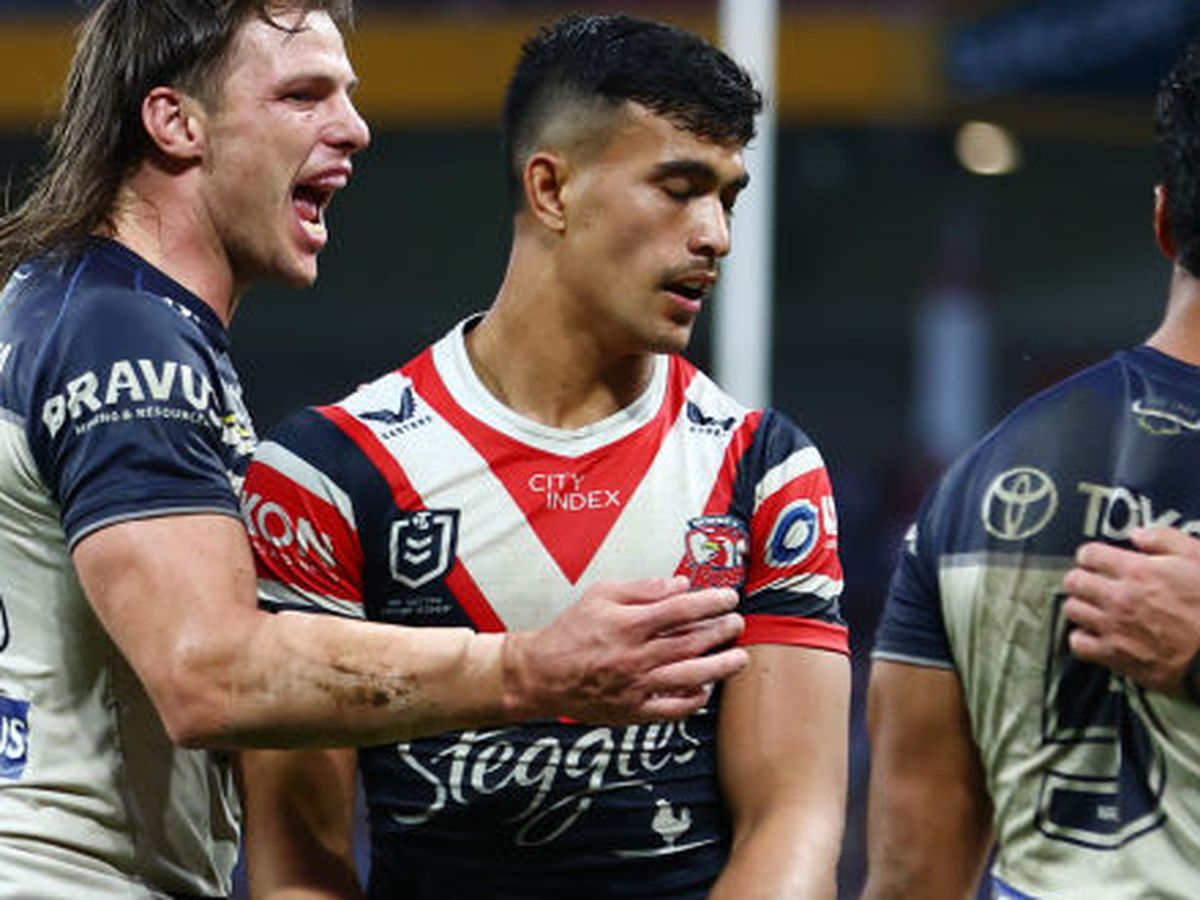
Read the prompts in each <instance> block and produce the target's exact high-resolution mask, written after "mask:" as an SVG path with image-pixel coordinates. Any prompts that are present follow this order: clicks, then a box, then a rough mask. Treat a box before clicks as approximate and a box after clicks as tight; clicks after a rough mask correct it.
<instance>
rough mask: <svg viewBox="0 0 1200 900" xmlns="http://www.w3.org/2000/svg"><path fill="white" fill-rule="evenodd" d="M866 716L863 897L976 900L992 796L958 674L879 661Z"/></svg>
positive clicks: (987, 840)
mask: <svg viewBox="0 0 1200 900" xmlns="http://www.w3.org/2000/svg"><path fill="white" fill-rule="evenodd" d="M867 715H868V725H869V728H870V733H871V792H870V801H869V807H868V810H869V812H868V815H869V818H868V824H867V838H868V856H869V861H870V873H869V878H868V881H867V889H866V893H865V894H864V898H865V900H906V898H911V897H921V898H922V900H951V898H953V900H962V898H968V897H973V896H974V895H975V890H976V886H977V885H978V883H979V878H980V875H981V874H982V871H983V867H984V864H985V863H986V861H987V853H988V849H989V847H990V844H991V824H990V823H991V802H990V800H989V799H988V796H987V792H986V788H985V785H984V779H983V769H982V767H981V765H980V761H979V755H978V752H977V751H976V748H975V744H974V742H973V741H972V739H971V730H970V723H969V722H968V720H967V713H966V708H965V705H964V703H963V696H962V687H961V685H960V683H959V680H958V676H957V675H956V674H955V673H954V672H951V671H948V670H945V669H934V668H926V667H922V666H914V665H906V664H902V663H894V662H886V661H882V660H881V661H877V662H876V663H875V664H874V666H873V668H872V671H871V686H870V691H869V696H868V706H867Z"/></svg>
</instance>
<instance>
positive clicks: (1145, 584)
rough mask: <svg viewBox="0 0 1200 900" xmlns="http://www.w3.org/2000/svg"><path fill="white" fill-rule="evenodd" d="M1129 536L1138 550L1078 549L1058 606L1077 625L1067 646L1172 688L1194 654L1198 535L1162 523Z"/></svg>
mask: <svg viewBox="0 0 1200 900" xmlns="http://www.w3.org/2000/svg"><path fill="white" fill-rule="evenodd" d="M1132 540H1133V543H1134V546H1135V547H1136V548H1137V550H1138V551H1140V552H1135V551H1132V550H1125V549H1122V548H1120V547H1114V546H1112V545H1110V544H1102V543H1089V544H1084V545H1083V546H1082V547H1080V548H1079V551H1078V552H1077V553H1076V567H1075V568H1074V569H1072V570H1071V571H1070V572H1068V573H1067V577H1066V581H1065V585H1066V589H1067V592H1068V594H1069V597H1068V598H1067V601H1066V603H1065V604H1064V606H1063V612H1064V613H1065V614H1066V616H1067V618H1068V619H1070V620H1071V622H1073V623H1074V624H1075V625H1076V626H1077V627H1076V628H1075V629H1074V630H1073V631H1072V632H1071V636H1070V642H1071V651H1072V652H1073V653H1074V654H1075V655H1076V656H1078V657H1079V658H1080V659H1082V660H1084V661H1085V662H1090V663H1096V664H1098V665H1102V666H1107V667H1108V668H1110V669H1113V670H1115V671H1117V672H1120V673H1121V674H1122V675H1127V676H1128V677H1130V678H1132V679H1133V680H1134V681H1136V682H1138V683H1139V684H1141V685H1142V686H1144V687H1147V688H1150V689H1152V690H1158V691H1166V692H1169V693H1178V692H1180V691H1181V690H1182V689H1183V681H1184V676H1185V673H1186V672H1187V668H1188V665H1189V664H1190V663H1191V661H1192V659H1193V658H1194V657H1195V656H1196V654H1197V653H1198V652H1200V540H1197V539H1196V538H1193V537H1189V536H1187V535H1186V534H1184V533H1183V532H1182V531H1179V530H1177V529H1174V528H1162V527H1160V528H1149V529H1139V530H1137V531H1135V532H1134V533H1133V536H1132ZM1197 687H1200V686H1197Z"/></svg>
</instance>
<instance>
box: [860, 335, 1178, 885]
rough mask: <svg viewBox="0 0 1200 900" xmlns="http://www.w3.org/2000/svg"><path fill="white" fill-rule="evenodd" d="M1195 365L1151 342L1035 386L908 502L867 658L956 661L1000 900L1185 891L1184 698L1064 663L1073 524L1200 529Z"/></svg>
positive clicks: (1115, 534)
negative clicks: (910, 521)
mask: <svg viewBox="0 0 1200 900" xmlns="http://www.w3.org/2000/svg"><path fill="white" fill-rule="evenodd" d="M1198 459H1200V369H1197V368H1195V367H1193V366H1190V365H1186V364H1184V363H1182V362H1180V361H1178V360H1175V359H1172V358H1170V357H1167V356H1165V355H1163V354H1161V353H1159V352H1157V351H1155V350H1153V349H1150V348H1148V347H1139V348H1136V349H1133V350H1130V351H1127V352H1123V353H1118V354H1116V355H1115V356H1114V357H1113V358H1111V359H1110V360H1109V361H1107V362H1105V363H1102V364H1100V365H1098V366H1095V367H1093V368H1091V369H1088V370H1086V371H1084V372H1082V373H1080V374H1079V375H1077V376H1075V377H1073V378H1071V379H1068V380H1067V381H1065V382H1063V383H1061V384H1059V385H1057V386H1055V387H1053V388H1051V389H1049V390H1047V391H1045V392H1044V393H1042V394H1039V395H1038V396H1036V397H1034V398H1033V399H1031V400H1030V401H1028V402H1027V403H1025V404H1024V405H1022V406H1021V407H1020V408H1019V409H1018V410H1016V412H1014V413H1013V414H1012V415H1011V416H1009V417H1008V419H1006V420H1005V421H1004V422H1003V423H1002V424H1001V425H1000V426H999V427H998V428H996V429H995V430H994V431H993V432H992V433H991V434H989V435H988V436H987V437H986V438H984V439H983V440H982V441H981V442H980V443H979V445H978V446H976V447H975V448H974V449H973V450H972V451H971V452H970V453H968V454H967V455H966V456H965V457H964V458H963V459H962V460H960V461H959V462H958V463H956V464H955V465H954V466H953V467H952V468H951V469H950V470H949V471H948V472H947V473H946V475H945V476H944V477H943V479H942V480H941V481H940V483H939V484H938V485H937V486H936V488H935V489H934V490H933V491H932V492H931V493H930V495H929V496H928V497H927V498H926V499H925V501H924V503H923V504H922V507H921V510H920V512H919V514H918V518H917V521H916V524H915V525H914V527H913V529H912V531H911V532H910V534H909V536H908V538H907V541H906V544H907V546H906V548H905V550H904V553H903V555H902V558H901V560H900V562H899V565H898V567H897V569H896V573H895V576H894V579H893V582H892V586H891V591H890V594H889V597H888V603H887V608H886V611H885V614H884V617H883V621H882V623H881V625H880V628H879V632H878V635H877V637H876V646H875V652H874V656H875V658H876V659H884V660H891V661H898V662H905V663H912V664H916V665H925V666H937V667H943V668H946V669H951V670H954V671H956V672H957V673H958V676H959V678H960V679H961V681H962V686H963V691H964V696H965V699H966V704H967V708H968V712H969V714H970V721H971V728H972V732H973V737H974V740H975V743H976V745H977V747H978V749H979V753H980V757H981V759H982V762H983V765H984V769H985V772H986V775H987V787H988V791H989V793H990V795H991V797H992V801H993V804H994V808H995V813H994V816H995V827H996V834H997V837H998V848H997V856H996V863H995V867H994V870H993V875H994V878H996V879H997V884H998V888H999V889H1001V890H1005V891H1009V892H1010V893H1011V895H1012V896H1024V895H1029V896H1034V897H1080V898H1083V897H1087V898H1107V897H1113V898H1116V897H1133V896H1139V897H1141V896H1153V897H1193V896H1195V892H1196V885H1197V883H1198V882H1197V874H1196V873H1197V865H1198V864H1200V807H1198V806H1197V804H1196V802H1195V797H1196V796H1197V794H1196V791H1197V789H1198V788H1200V709H1197V708H1196V707H1195V706H1193V705H1191V704H1190V703H1187V702H1186V701H1183V700H1180V699H1177V698H1173V697H1168V696H1164V695H1161V694H1155V693H1151V692H1146V691H1144V690H1142V689H1140V688H1139V687H1137V686H1136V685H1134V684H1133V683H1132V682H1129V681H1127V680H1126V679H1124V678H1122V677H1120V676H1117V675H1115V674H1113V673H1111V672H1110V671H1108V670H1107V669H1103V668H1100V667H1097V666H1092V665H1087V664H1084V663H1082V662H1080V661H1079V660H1078V659H1076V658H1075V657H1074V656H1072V654H1071V653H1070V651H1069V648H1068V644H1067V634H1068V626H1067V624H1066V621H1065V619H1064V617H1063V615H1062V602H1063V600H1064V593H1063V584H1062V581H1063V576H1064V575H1065V574H1066V572H1067V571H1068V570H1069V569H1070V568H1071V567H1072V565H1073V559H1074V553H1075V550H1076V548H1077V547H1078V546H1079V544H1080V543H1082V542H1083V541H1085V540H1097V539H1098V540H1107V541H1111V542H1114V543H1123V542H1126V541H1127V539H1128V537H1129V534H1130V532H1131V531H1132V530H1133V529H1134V528H1136V527H1138V526H1144V525H1173V526H1176V527H1179V528H1182V529H1183V530H1184V531H1186V532H1188V533H1190V534H1200V467H1197V465H1196V461H1197V460H1198Z"/></svg>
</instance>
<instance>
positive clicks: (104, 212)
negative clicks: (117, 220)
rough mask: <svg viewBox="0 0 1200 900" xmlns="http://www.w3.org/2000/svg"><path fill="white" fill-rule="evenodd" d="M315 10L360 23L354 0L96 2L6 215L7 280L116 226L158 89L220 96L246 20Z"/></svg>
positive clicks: (207, 99)
mask: <svg viewBox="0 0 1200 900" xmlns="http://www.w3.org/2000/svg"><path fill="white" fill-rule="evenodd" d="M314 11H319V12H325V13H328V14H329V16H330V18H332V19H333V20H334V22H335V23H337V25H338V26H339V27H340V28H342V29H343V30H345V29H347V28H349V27H351V25H352V22H353V0H100V2H99V3H96V4H95V8H94V9H93V10H92V11H91V12H90V13H89V14H88V16H87V18H86V19H85V20H84V21H83V24H82V25H81V27H80V29H79V33H78V40H77V43H76V49H75V55H74V58H73V59H72V61H71V70H70V73H69V75H68V76H67V84H66V92H65V95H64V97H63V101H62V107H61V109H60V111H59V115H58V119H57V120H56V122H55V125H54V128H53V130H52V131H51V133H50V138H49V157H48V159H47V162H46V163H45V165H44V166H43V167H42V168H41V169H40V171H39V172H37V173H36V175H35V177H34V180H33V183H32V189H31V191H30V193H29V195H28V197H27V198H26V199H25V201H24V203H22V204H21V205H20V206H18V207H17V208H16V209H14V210H12V211H10V212H5V214H4V216H3V218H0V284H2V282H3V280H4V279H6V278H7V277H8V275H9V274H11V272H12V270H13V269H14V268H15V267H16V266H17V265H18V264H20V263H21V262H22V261H23V260H25V259H28V258H29V257H31V256H35V255H38V254H42V253H51V252H60V251H61V252H63V253H69V252H71V251H72V250H73V249H75V248H76V247H78V246H79V245H80V244H81V243H82V242H83V241H84V240H85V239H86V238H87V237H88V235H90V234H92V233H93V232H95V231H96V230H97V229H99V228H100V227H101V226H105V225H109V226H111V224H112V223H111V220H112V215H113V212H114V206H115V204H116V201H117V195H118V192H119V191H120V189H121V186H122V184H123V183H124V181H125V179H126V178H127V177H128V176H129V175H130V173H131V172H132V171H133V170H134V169H135V168H136V166H137V165H138V164H139V163H141V162H142V161H143V160H144V159H146V158H147V157H148V156H149V155H150V154H151V153H152V152H153V145H152V143H151V141H150V137H149V135H148V134H147V133H146V130H145V128H144V126H143V125H142V101H143V100H144V99H145V97H146V95H147V94H149V93H150V91H151V90H153V89H154V88H156V87H160V86H169V87H174V88H177V89H179V90H181V91H184V92H185V93H188V94H191V95H192V96H194V97H196V98H197V99H199V100H200V101H201V102H203V103H204V104H205V105H206V106H211V105H213V104H217V103H219V102H220V100H221V92H222V87H223V78H224V75H225V68H226V63H227V62H228V61H229V55H230V51H231V48H232V47H233V44H234V38H235V37H236V36H237V34H238V32H239V30H240V29H241V27H242V26H243V25H244V24H245V23H246V22H247V21H249V20H250V19H252V18H258V19H260V20H262V21H264V22H267V23H268V24H270V25H272V26H273V27H276V28H281V29H284V30H290V28H291V26H290V25H288V24H287V17H288V16H289V15H291V14H295V13H299V14H307V13H309V12H314ZM4 206H5V209H6V210H7V206H8V199H7V197H5V203H4Z"/></svg>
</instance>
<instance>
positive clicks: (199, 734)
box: [174, 611, 520, 747]
mask: <svg viewBox="0 0 1200 900" xmlns="http://www.w3.org/2000/svg"><path fill="white" fill-rule="evenodd" d="M236 619H237V622H238V625H240V627H237V626H235V627H232V628H231V627H229V624H228V623H227V624H226V626H225V627H223V628H222V629H221V631H220V632H219V634H220V635H221V636H220V637H219V638H217V637H210V638H207V639H205V640H203V641H199V642H196V645H195V647H194V648H193V649H192V651H191V652H190V654H187V653H185V652H177V654H176V658H177V659H178V660H180V663H181V664H182V665H184V666H186V667H187V668H188V669H189V670H190V671H188V673H187V674H186V676H184V677H180V678H179V679H176V680H175V681H176V682H177V683H178V684H183V685H188V686H190V690H189V692H188V694H187V696H185V697H182V698H177V699H176V701H175V703H174V706H175V712H176V714H177V715H178V718H179V719H180V720H182V721H185V722H187V723H188V724H187V730H186V731H185V732H183V733H178V734H176V735H175V737H176V739H177V740H179V741H180V742H182V743H185V744H190V745H204V746H222V747H300V746H321V745H330V744H342V745H345V744H351V745H364V744H376V743H386V742H391V741H399V740H407V739H409V738H411V737H414V736H417V735H422V734H430V733H435V732H439V731H446V730H450V729H455V728H465V727H473V726H481V725H487V724H495V723H499V722H503V721H509V720H512V719H513V718H514V717H516V716H517V715H518V713H519V712H520V706H519V704H518V702H517V700H516V698H514V697H513V696H512V695H511V694H510V693H509V692H506V690H505V667H504V653H503V643H504V636H502V635H485V634H475V633H473V632H471V631H470V630H468V629H450V628H437V629H420V630H417V629H411V628H398V627H393V626H385V625H375V624H370V623H364V622H355V621H349V620H345V619H338V618H335V617H331V616H313V615H307V614H302V613H281V614H279V615H270V614H268V613H260V612H257V611H247V612H246V613H245V614H243V615H240V616H237V617H236ZM247 648H253V650H252V652H247ZM189 656H190V658H188V657H189ZM181 704H182V706H183V708H182V709H180V706H181Z"/></svg>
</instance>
